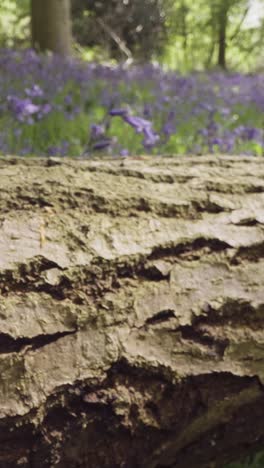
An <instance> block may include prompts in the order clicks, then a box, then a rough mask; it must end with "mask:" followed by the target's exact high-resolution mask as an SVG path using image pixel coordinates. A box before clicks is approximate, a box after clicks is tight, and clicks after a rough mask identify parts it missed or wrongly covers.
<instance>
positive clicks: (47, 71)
mask: <svg viewBox="0 0 264 468" xmlns="http://www.w3.org/2000/svg"><path fill="white" fill-rule="evenodd" d="M0 69H1V74H0V154H4V155H5V154H17V155H47V156H65V155H72V156H87V157H88V156H89V155H91V154H94V153H98V154H112V155H114V156H117V155H121V156H127V155H139V154H143V153H148V154H163V155H171V154H191V153H194V154H206V153H215V154H218V153H228V154H246V155H249V156H250V155H263V152H264V75H263V74H262V75H261V74H252V75H241V74H237V73H229V74H222V73H217V72H211V73H207V74H205V73H204V74H203V73H193V74H191V75H188V76H182V75H180V74H179V73H176V72H174V71H164V70H162V69H161V68H159V67H157V66H153V65H145V66H140V67H139V66H138V67H131V68H125V67H122V66H118V67H111V66H104V65H98V64H94V63H85V62H80V61H77V60H73V59H71V60H67V61H66V60H65V59H63V58H60V57H48V56H42V57H40V56H38V55H37V54H36V53H35V52H34V51H32V50H26V51H23V52H21V51H20V52H18V51H10V50H1V51H0Z"/></svg>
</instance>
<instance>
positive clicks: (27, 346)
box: [0, 156, 264, 468]
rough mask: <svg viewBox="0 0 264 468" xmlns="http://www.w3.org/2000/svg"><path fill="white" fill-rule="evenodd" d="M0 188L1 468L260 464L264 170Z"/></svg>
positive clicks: (209, 168)
mask: <svg viewBox="0 0 264 468" xmlns="http://www.w3.org/2000/svg"><path fill="white" fill-rule="evenodd" d="M0 180H1V185H0V292H1V301H0V373H1V381H0V402H1V403H0V467H1V468H13V467H15V466H19V467H22V468H42V467H43V468H45V467H47V468H50V467H58V468H66V467H67V468H68V467H72V468H75V467H79V468H98V467H100V468H113V467H120V468H121V467H126V468H136V467H138V468H162V467H163V468H164V467H171V468H172V467H173V468H186V467H187V466H188V467H192V468H209V467H211V468H212V467H215V468H217V467H222V466H223V465H224V463H226V462H228V461H231V460H234V459H237V458H238V457H240V456H243V455H244V454H247V453H248V452H249V451H251V450H257V449H258V448H259V447H261V446H262V447H263V443H264V425H263V418H264V391H263V383H264V329H263V325H264V295H263V290H264V275H263V272H264V164H263V160H262V159H261V158H239V157H237V158H229V157H222V158H216V157H215V156H214V157H213V158H212V157H199V158H198V157H197V158H185V159H180V158H173V159H159V158H153V159H150V160H141V161H137V160H132V159H131V160H126V161H124V162H122V161H115V162H114V161H90V162H87V161H72V160H65V161H62V160H59V159H50V160H44V159H43V160H42V159H24V160H21V159H15V158H10V159H8V158H6V159H3V158H2V159H1V160H0Z"/></svg>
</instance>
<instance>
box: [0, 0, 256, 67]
mask: <svg viewBox="0 0 264 468" xmlns="http://www.w3.org/2000/svg"><path fill="white" fill-rule="evenodd" d="M69 2H70V0H64V1H63V5H64V8H63V9H62V10H61V11H60V10H59V9H58V5H59V3H58V2H57V0H48V1H45V2H43V1H42V0H32V2H31V8H30V0H2V1H1V5H0V42H1V45H2V46H15V47H18V46H29V45H30V13H31V12H32V18H33V22H32V24H33V28H32V33H33V43H34V44H35V45H37V47H39V48H40V49H51V50H54V51H56V52H61V53H63V54H69V53H70V51H71V47H70V43H71V38H70V27H69V15H68V10H69ZM252 9H253V10H254V11H255V15H254V16H255V19H254V21H252V14H251V11H253V10H252ZM65 11H66V13H67V14H66V16H65V14H64V15H63V16H64V19H65V18H66V17H67V18H68V19H67V21H66V22H65V21H64V20H62V19H63V18H62V13H63V12H64V13H65ZM263 11H264V0H211V1H210V2H208V1H207V0H196V1H195V2H194V1H193V0H144V1H142V0H133V1H131V0H108V1H107V2H105V1H103V0H96V1H94V0H72V1H71V13H72V24H73V34H74V41H75V51H78V52H80V53H81V55H82V57H83V58H93V59H100V60H122V61H127V60H128V61H130V62H131V61H134V62H146V61H150V60H159V62H161V63H162V64H164V65H167V66H169V67H172V68H177V69H180V70H182V71H189V70H192V69H196V70H202V69H208V68H212V67H215V66H219V67H221V68H223V69H226V68H231V69H237V70H242V71H252V70H254V69H257V68H261V67H263V63H264V53H263V50H264V47H263V46H264V15H263ZM38 12H39V15H38ZM49 12H50V13H51V15H50V18H52V19H53V21H52V22H51V21H50V20H48V16H47V15H48V14H49ZM59 12H60V14H59ZM38 16H39V18H41V20H40V21H38V19H37V18H38ZM43 18H44V19H43ZM250 18H251V20H249V19H250ZM47 22H50V24H52V25H53V27H52V29H53V31H55V32H56V34H55V35H54V34H53V33H52V34H51V32H50V31H49V30H48V29H47V27H46V25H47ZM34 24H35V25H36V27H35V28H34ZM65 24H66V25H68V26H66V27H65ZM43 26H44V27H43ZM42 30H43V31H42ZM63 37H64V39H63ZM63 49H64V50H63Z"/></svg>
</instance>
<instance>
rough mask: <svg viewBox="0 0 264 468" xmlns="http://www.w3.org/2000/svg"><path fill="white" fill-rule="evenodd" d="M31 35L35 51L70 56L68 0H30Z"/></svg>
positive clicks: (70, 37)
mask: <svg viewBox="0 0 264 468" xmlns="http://www.w3.org/2000/svg"><path fill="white" fill-rule="evenodd" d="M31 33H32V45H33V47H34V48H36V49H37V50H39V51H47V50H49V51H52V52H55V53H57V54H60V55H65V56H66V55H70V54H71V51H72V34H71V16H70V0H31Z"/></svg>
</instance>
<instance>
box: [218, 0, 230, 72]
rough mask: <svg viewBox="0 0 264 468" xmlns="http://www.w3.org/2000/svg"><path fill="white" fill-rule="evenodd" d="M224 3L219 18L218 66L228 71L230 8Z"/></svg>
mask: <svg viewBox="0 0 264 468" xmlns="http://www.w3.org/2000/svg"><path fill="white" fill-rule="evenodd" d="M225 3H226V2H225V1H224V2H223V4H222V5H220V12H219V16H218V22H219V23H218V66H219V67H221V68H223V69H224V70H225V69H226V30H227V21H228V7H227V5H226V4H225Z"/></svg>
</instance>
